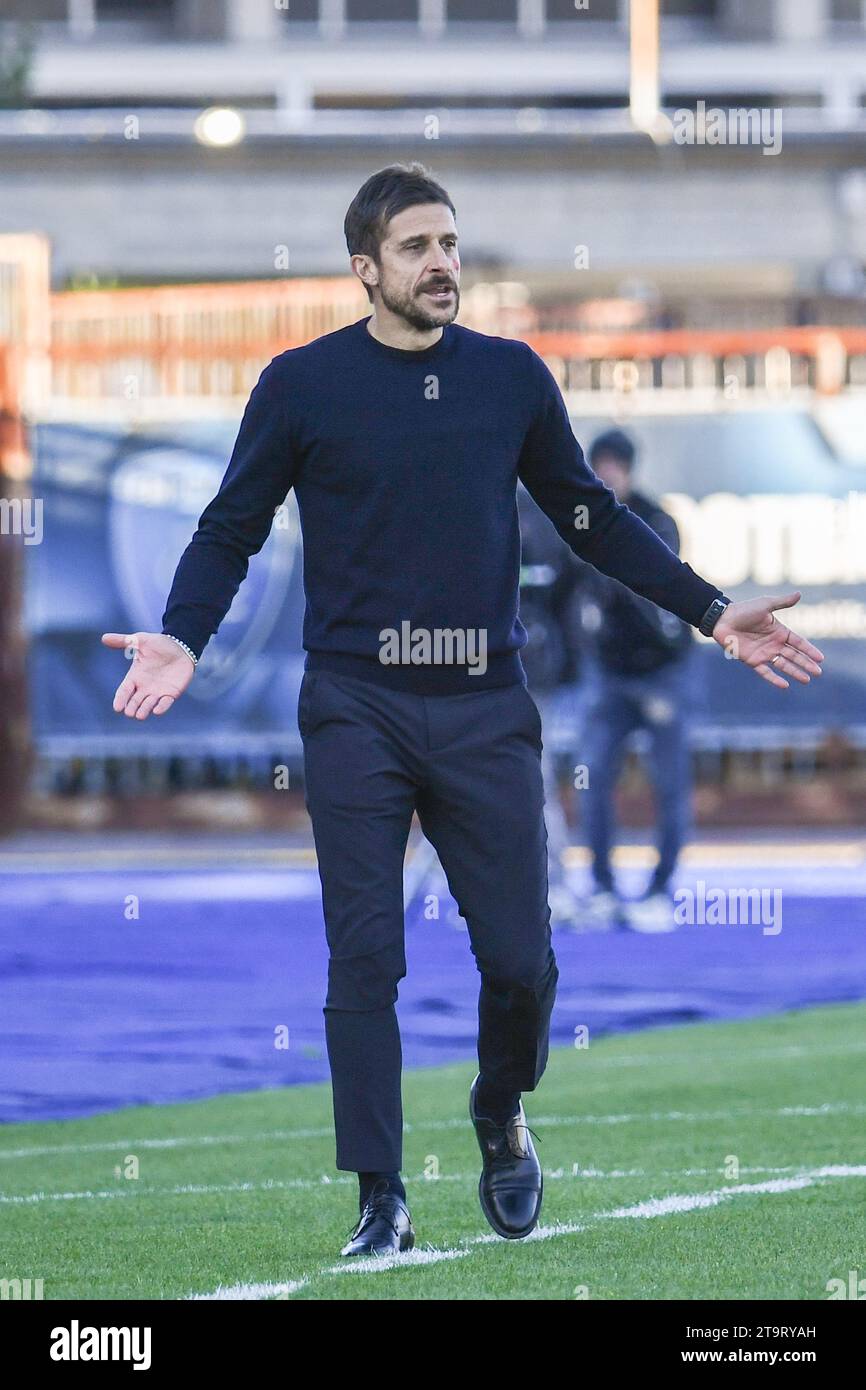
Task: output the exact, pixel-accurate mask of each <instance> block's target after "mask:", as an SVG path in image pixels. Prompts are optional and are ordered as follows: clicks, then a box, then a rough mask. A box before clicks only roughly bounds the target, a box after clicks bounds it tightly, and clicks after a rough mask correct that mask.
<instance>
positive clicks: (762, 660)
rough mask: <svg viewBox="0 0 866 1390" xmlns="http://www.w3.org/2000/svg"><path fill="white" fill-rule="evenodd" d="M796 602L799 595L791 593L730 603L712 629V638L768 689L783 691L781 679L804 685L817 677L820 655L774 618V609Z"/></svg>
mask: <svg viewBox="0 0 866 1390" xmlns="http://www.w3.org/2000/svg"><path fill="white" fill-rule="evenodd" d="M799 602H800V595H799V594H798V593H792V594H782V595H781V596H778V597H776V598H750V599H746V600H745V601H744V602H742V603H730V604H728V607H727V608H726V609H725V611H724V613H723V614H722V616H721V617H720V618H719V621H718V622H717V623H716V626H715V628H714V629H713V638H714V639H715V641H716V642H718V643H719V645H720V646H722V647H724V648H725V651H726V652H728V653H729V654H730V655H731V656H732V657H735V658H736V660H737V661H742V662H744V663H745V665H746V666H751V667H752V669H753V671H755V672H756V673H757V675H759V676H762V677H763V679H764V680H765V681H768V682H769V684H770V685H776V686H778V687H779V688H780V689H782V690H787V689H788V688H789V682H788V681H786V680H785V679H784V677H785V676H789V677H790V678H791V680H795V681H798V682H799V684H800V685H808V684H809V681H810V680H811V678H812V676H820V674H821V666H820V663H821V662H822V661H823V660H824V653H823V652H821V651H819V650H818V648H817V647H815V646H813V645H812V643H811V642H807V641H806V638H805V637H800V636H799V634H798V633H796V632H792V630H791V629H790V628H789V627H786V626H785V624H784V623H781V622H780V621H779V619H778V618H777V617H776V616H775V614H774V609H777V608H793V606H794V604H795V603H799Z"/></svg>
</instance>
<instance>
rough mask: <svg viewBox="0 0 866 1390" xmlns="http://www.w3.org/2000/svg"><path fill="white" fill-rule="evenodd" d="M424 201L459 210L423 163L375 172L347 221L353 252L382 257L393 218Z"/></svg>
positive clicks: (374, 257)
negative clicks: (383, 238)
mask: <svg viewBox="0 0 866 1390" xmlns="http://www.w3.org/2000/svg"><path fill="white" fill-rule="evenodd" d="M421 203H444V204H445V206H446V207H447V208H450V209H451V211H452V213H454V211H455V210H454V204H453V203H452V201H451V199H450V198H449V196H448V194H447V193H446V192H445V189H444V188H443V187H442V185H441V184H439V183H437V182H436V180H435V179H434V178H431V176H430V172H429V170H427V169H426V168H425V167H424V165H423V164H418V163H412V164H389V165H388V166H387V168H385V169H380V170H379V171H378V173H376V174H371V175H370V177H369V178H368V179H367V182H366V183H365V184H363V185H362V186H361V187H360V188H359V189H358V192H357V193H356V194H355V196H354V198H353V199H352V201H351V203H350V204H349V211H348V212H347V213H346V220H345V222H344V223H343V230H344V232H345V234H346V246H347V247H348V248H349V255H350V256H372V257H373V260H374V261H376V260H378V256H379V247H380V245H381V242H382V237H383V235H384V232H385V228H386V227H387V225H388V223H389V222H390V221H391V218H392V217H396V216H397V214H398V212H403V211H404V210H405V209H406V208H411V207H416V206H418V205H420V204H421ZM455 215H456V214H455Z"/></svg>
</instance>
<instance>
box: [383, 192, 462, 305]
mask: <svg viewBox="0 0 866 1390" xmlns="http://www.w3.org/2000/svg"><path fill="white" fill-rule="evenodd" d="M362 259H363V260H364V261H365V262H366V263H367V267H368V269H369V270H370V271H371V273H372V274H373V276H374V277H375V278H374V281H373V289H374V292H375V291H376V290H378V292H379V294H380V295H381V297H382V303H383V304H384V306H385V308H386V309H388V310H390V312H391V313H392V314H396V315H397V316H398V317H399V318H402V319H405V321H406V322H407V323H408V324H411V326H412V327H413V328H416V329H420V330H421V331H426V330H428V329H431V328H443V327H444V326H445V324H447V323H452V322H453V320H454V319H456V317H457V311H458V309H459V308H460V288H459V286H460V256H459V255H458V252H457V227H456V225H455V223H454V217H453V214H452V212H451V209H450V208H447V207H445V205H444V204H443V203H422V204H419V205H418V206H417V207H411V208H405V209H404V211H403V212H398V214H397V216H396V217H392V219H391V221H390V222H389V223H388V225H387V227H386V229H385V234H384V236H383V238H382V241H381V243H380V246H379V257H378V262H373V261H371V260H370V258H369V257H363V258H362ZM367 283H370V281H369V279H368V281H367Z"/></svg>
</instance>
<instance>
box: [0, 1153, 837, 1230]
mask: <svg viewBox="0 0 866 1390" xmlns="http://www.w3.org/2000/svg"><path fill="white" fill-rule="evenodd" d="M721 1171H722V1170H721V1168H683V1169H671V1168H660V1169H658V1170H657V1171H654V1172H647V1170H646V1169H645V1168H610V1169H608V1170H607V1171H606V1172H605V1171H604V1170H603V1169H601V1168H585V1169H580V1168H579V1169H578V1171H577V1172H576V1173H575V1172H573V1171H572V1170H571V1169H568V1168H545V1169H544V1180H545V1182H558V1181H562V1180H565V1181H567V1182H578V1181H580V1180H581V1179H593V1180H600V1181H604V1182H607V1181H616V1180H617V1179H619V1178H648V1177H654V1178H716V1177H718V1176H719V1175H720V1173H721ZM794 1171H795V1170H794V1169H793V1168H792V1167H791V1166H790V1165H789V1166H788V1167H786V1168H765V1167H761V1166H760V1165H758V1166H755V1167H748V1168H747V1167H744V1168H741V1169H740V1172H741V1173H793V1172H794ZM828 1176H833V1175H832V1174H828ZM839 1176H843V1175H839ZM404 1181H405V1182H408V1183H411V1184H412V1185H413V1186H415V1185H416V1184H417V1185H419V1186H431V1185H433V1184H435V1183H440V1182H446V1183H448V1182H454V1183H476V1182H477V1181H478V1173H477V1170H476V1171H473V1172H471V1173H442V1174H441V1175H440V1176H439V1177H438V1178H428V1177H426V1176H425V1175H423V1174H414V1173H407V1174H406V1175H405V1177H404ZM354 1185H355V1177H354V1174H352V1175H349V1174H347V1175H346V1176H340V1177H337V1178H331V1177H328V1176H327V1174H324V1173H323V1174H322V1176H321V1177H320V1178H283V1179H280V1178H265V1179H263V1181H261V1182H228V1183H178V1184H176V1185H175V1186H174V1187H142V1186H141V1185H139V1184H138V1183H127V1184H126V1185H124V1186H123V1187H116V1188H104V1189H102V1190H101V1191H99V1190H97V1191H91V1190H90V1189H89V1188H83V1189H79V1190H78V1191H76V1192H44V1191H39V1192H0V1205H5V1206H35V1205H36V1204H38V1203H39V1202H76V1201H91V1202H100V1201H117V1200H123V1199H125V1198H128V1197H139V1198H141V1199H142V1200H144V1198H146V1197H213V1196H224V1195H225V1194H227V1193H233V1192H234V1193H243V1192H280V1191H302V1192H311V1191H313V1190H314V1189H315V1188H321V1187H329V1186H334V1187H345V1186H352V1187H354ZM492 1239H497V1237H495V1236H494V1237H492Z"/></svg>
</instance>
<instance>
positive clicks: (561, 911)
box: [547, 884, 580, 931]
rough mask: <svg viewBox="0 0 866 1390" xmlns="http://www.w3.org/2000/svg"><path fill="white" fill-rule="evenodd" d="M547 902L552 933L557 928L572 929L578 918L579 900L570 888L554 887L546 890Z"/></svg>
mask: <svg viewBox="0 0 866 1390" xmlns="http://www.w3.org/2000/svg"><path fill="white" fill-rule="evenodd" d="M547 901H548V903H549V904H550V925H551V928H552V929H553V931H556V930H557V928H558V927H566V928H567V927H573V926H574V923H575V920H576V919H577V918H578V917H579V916H580V899H579V898H578V897H577V895H576V894H575V893H572V891H571V889H570V888H565V887H563V886H560V885H558V884H557V885H556V886H554V887H551V888H549V889H548V893H547Z"/></svg>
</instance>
